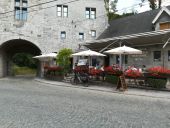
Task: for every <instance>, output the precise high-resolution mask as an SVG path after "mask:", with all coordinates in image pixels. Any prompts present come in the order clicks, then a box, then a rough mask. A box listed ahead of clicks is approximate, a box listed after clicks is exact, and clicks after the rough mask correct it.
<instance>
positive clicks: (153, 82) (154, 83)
mask: <svg viewBox="0 0 170 128" xmlns="http://www.w3.org/2000/svg"><path fill="white" fill-rule="evenodd" d="M146 81H147V83H148V84H149V86H150V87H152V88H157V89H161V88H166V83H167V79H166V78H155V77H148V78H147V79H146Z"/></svg>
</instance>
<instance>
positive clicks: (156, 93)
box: [35, 78, 170, 100]
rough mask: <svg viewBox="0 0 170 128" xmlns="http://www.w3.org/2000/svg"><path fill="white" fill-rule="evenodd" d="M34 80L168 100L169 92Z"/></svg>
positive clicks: (55, 84) (54, 84)
mask: <svg viewBox="0 0 170 128" xmlns="http://www.w3.org/2000/svg"><path fill="white" fill-rule="evenodd" d="M35 81H37V82H40V83H45V84H50V85H53V86H64V87H70V88H81V89H88V90H95V91H102V92H110V93H118V94H123V95H135V96H146V97H152V98H164V99H169V100H170V92H167V91H155V90H146V89H136V88H128V90H127V91H125V92H121V91H116V87H115V86H113V87H110V86H102V85H89V86H88V87H84V86H82V85H71V84H70V83H65V82H58V81H50V80H45V79H40V78H35Z"/></svg>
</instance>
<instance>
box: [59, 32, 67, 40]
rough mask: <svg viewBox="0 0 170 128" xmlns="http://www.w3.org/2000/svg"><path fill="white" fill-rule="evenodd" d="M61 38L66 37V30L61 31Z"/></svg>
mask: <svg viewBox="0 0 170 128" xmlns="http://www.w3.org/2000/svg"><path fill="white" fill-rule="evenodd" d="M62 35H64V36H62ZM60 39H62V40H63V39H66V31H61V33H60Z"/></svg>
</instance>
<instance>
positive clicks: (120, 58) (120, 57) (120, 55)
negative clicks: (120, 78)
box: [119, 54, 122, 68]
mask: <svg viewBox="0 0 170 128" xmlns="http://www.w3.org/2000/svg"><path fill="white" fill-rule="evenodd" d="M119 66H120V68H121V67H122V54H119Z"/></svg>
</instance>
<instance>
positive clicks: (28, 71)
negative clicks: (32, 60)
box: [13, 65, 36, 75]
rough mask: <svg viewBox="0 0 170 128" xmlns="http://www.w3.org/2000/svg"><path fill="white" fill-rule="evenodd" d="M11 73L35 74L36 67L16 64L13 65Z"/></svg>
mask: <svg viewBox="0 0 170 128" xmlns="http://www.w3.org/2000/svg"><path fill="white" fill-rule="evenodd" d="M13 74H14V75H35V74H36V69H32V68H28V67H19V66H17V65H14V66H13Z"/></svg>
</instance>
